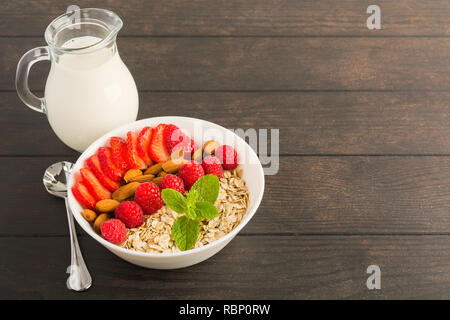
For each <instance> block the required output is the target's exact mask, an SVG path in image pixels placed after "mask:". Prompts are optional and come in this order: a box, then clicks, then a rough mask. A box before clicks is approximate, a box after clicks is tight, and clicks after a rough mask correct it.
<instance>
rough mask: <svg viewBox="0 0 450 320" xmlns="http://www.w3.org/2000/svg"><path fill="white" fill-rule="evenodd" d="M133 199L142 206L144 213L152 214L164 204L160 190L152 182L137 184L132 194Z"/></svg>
mask: <svg viewBox="0 0 450 320" xmlns="http://www.w3.org/2000/svg"><path fill="white" fill-rule="evenodd" d="M134 201H136V202H137V203H138V204H139V205H140V206H141V207H142V209H143V210H144V213H145V214H153V213H155V212H156V211H158V210H159V209H161V208H162V206H163V205H164V202H163V200H162V198H161V190H160V189H159V187H158V186H157V185H156V184H154V183H153V182H145V183H142V184H141V185H139V187H137V189H136V193H135V194H134Z"/></svg>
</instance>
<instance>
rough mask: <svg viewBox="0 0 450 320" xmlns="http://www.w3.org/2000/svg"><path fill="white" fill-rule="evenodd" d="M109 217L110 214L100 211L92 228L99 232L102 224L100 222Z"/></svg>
mask: <svg viewBox="0 0 450 320" xmlns="http://www.w3.org/2000/svg"><path fill="white" fill-rule="evenodd" d="M109 218H110V216H109V214H107V213H102V214H101V215H99V216H98V217H97V219H95V222H94V230H95V231H96V232H98V233H100V227H101V226H102V223H103V222H105V221H106V220H109Z"/></svg>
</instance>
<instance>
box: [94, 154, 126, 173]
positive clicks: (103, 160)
mask: <svg viewBox="0 0 450 320" xmlns="http://www.w3.org/2000/svg"><path fill="white" fill-rule="evenodd" d="M98 160H100V166H101V167H102V170H103V172H104V173H105V174H106V175H107V176H108V177H109V178H110V179H112V180H114V181H121V180H122V177H123V175H124V173H125V171H124V170H121V169H119V168H117V167H116V165H115V164H114V161H113V159H112V152H111V148H104V147H101V148H98Z"/></svg>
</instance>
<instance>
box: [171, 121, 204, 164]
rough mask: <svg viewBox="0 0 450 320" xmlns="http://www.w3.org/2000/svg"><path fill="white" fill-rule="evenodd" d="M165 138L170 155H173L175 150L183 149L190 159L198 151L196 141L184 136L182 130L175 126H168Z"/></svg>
mask: <svg viewBox="0 0 450 320" xmlns="http://www.w3.org/2000/svg"><path fill="white" fill-rule="evenodd" d="M163 137H164V144H165V145H166V148H167V151H169V153H172V152H173V151H174V150H175V149H183V150H184V153H185V154H186V155H187V156H188V157H189V159H190V155H192V154H194V152H195V150H197V145H196V144H195V142H194V140H192V139H191V138H190V137H189V136H187V135H186V134H184V132H183V131H181V129H180V128H178V127H177V126H175V125H173V124H168V125H166V128H165V129H164V134H163Z"/></svg>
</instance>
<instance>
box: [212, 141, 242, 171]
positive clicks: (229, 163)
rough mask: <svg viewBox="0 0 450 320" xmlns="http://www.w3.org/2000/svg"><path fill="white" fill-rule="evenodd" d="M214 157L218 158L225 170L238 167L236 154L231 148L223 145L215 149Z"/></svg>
mask: <svg viewBox="0 0 450 320" xmlns="http://www.w3.org/2000/svg"><path fill="white" fill-rule="evenodd" d="M215 155H216V157H217V158H219V160H220V163H222V167H223V168H224V169H225V170H231V169H234V168H236V167H237V166H238V159H237V152H236V150H234V149H233V147H230V146H227V145H223V146H220V147H219V148H217V150H216V152H215Z"/></svg>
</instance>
